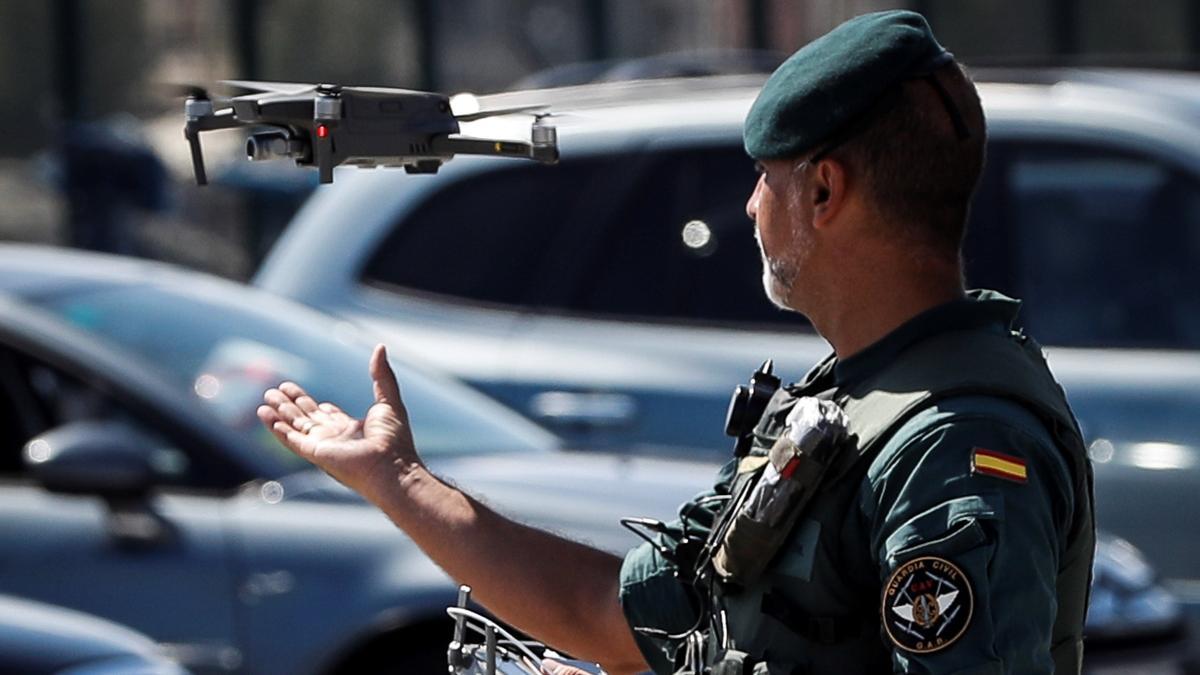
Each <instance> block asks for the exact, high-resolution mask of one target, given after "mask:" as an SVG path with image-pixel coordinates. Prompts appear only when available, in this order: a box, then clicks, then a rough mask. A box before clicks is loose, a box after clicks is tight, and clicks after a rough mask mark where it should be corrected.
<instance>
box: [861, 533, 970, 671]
mask: <svg viewBox="0 0 1200 675" xmlns="http://www.w3.org/2000/svg"><path fill="white" fill-rule="evenodd" d="M974 610H975V596H974V595H972V592H971V582H970V580H969V579H967V576H966V575H965V574H963V571H962V570H960V569H959V568H958V566H957V565H955V564H954V563H952V562H950V561H949V560H946V559H945V558H938V557H935V556H926V557H922V558H916V559H914V560H910V561H908V562H906V563H904V564H903V565H901V566H900V567H899V568H897V569H896V571H895V572H892V576H891V577H889V578H888V580H887V583H886V584H884V586H883V607H882V610H881V612H882V616H881V621H882V622H883V628H884V630H885V631H886V632H887V635H888V637H889V638H891V640H892V642H893V643H894V644H895V645H896V646H897V647H899V648H901V649H903V650H905V651H910V652H915V653H917V654H928V653H929V652H936V651H938V650H941V649H945V648H946V647H949V646H950V645H952V644H954V643H955V642H957V641H958V639H959V638H960V637H962V635H963V633H965V632H966V630H967V626H968V625H970V623H971V615H972V613H973V612H974Z"/></svg>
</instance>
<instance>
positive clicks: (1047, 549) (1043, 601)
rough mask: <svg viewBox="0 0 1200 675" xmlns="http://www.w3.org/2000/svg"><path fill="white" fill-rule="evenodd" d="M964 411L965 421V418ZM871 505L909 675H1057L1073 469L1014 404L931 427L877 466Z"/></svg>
mask: <svg viewBox="0 0 1200 675" xmlns="http://www.w3.org/2000/svg"><path fill="white" fill-rule="evenodd" d="M956 407H957V409H955V408H956ZM864 487H865V488H866V489H865V490H864V491H863V495H864V500H863V503H862V504H861V507H862V509H863V512H864V513H865V514H866V516H867V520H868V521H869V522H870V523H871V527H870V531H871V544H872V552H873V554H874V555H875V556H876V561H877V563H878V568H879V572H880V581H881V583H882V589H883V591H882V593H881V598H880V605H881V607H880V617H881V632H882V636H881V637H882V639H883V640H884V642H885V644H886V645H887V646H888V647H889V648H890V649H891V650H892V654H893V657H892V660H893V666H894V669H895V671H896V672H900V673H935V674H941V673H946V674H950V673H955V674H958V673H971V674H976V673H978V674H985V673H986V674H989V675H990V674H993V673H995V674H1001V673H1022V674H1036V673H1052V672H1053V663H1052V661H1051V658H1050V636H1051V628H1052V626H1053V623H1054V617H1055V611H1056V607H1057V600H1056V592H1055V582H1056V577H1057V572H1058V567H1059V564H1058V563H1059V558H1060V554H1061V551H1062V550H1063V548H1064V546H1065V543H1064V542H1065V540H1066V532H1067V524H1068V523H1069V520H1070V514H1071V511H1072V508H1073V504H1072V499H1073V498H1072V494H1073V493H1072V490H1071V481H1070V477H1069V469H1068V468H1067V465H1066V463H1065V461H1064V459H1063V457H1062V454H1061V452H1060V451H1059V450H1058V449H1057V448H1056V447H1055V445H1054V443H1053V441H1052V440H1051V438H1050V436H1049V434H1048V433H1047V432H1046V430H1045V428H1044V427H1043V426H1042V425H1041V424H1040V423H1039V422H1038V421H1037V420H1036V419H1035V418H1034V417H1033V416H1032V415H1031V414H1029V413H1028V412H1026V411H1024V410H1023V409H1022V408H1020V407H1018V406H1016V405H1015V404H1010V403H1007V402H996V401H988V402H987V403H986V405H980V404H979V402H977V401H970V400H967V401H960V402H959V405H958V406H953V405H952V406H950V407H949V408H946V407H943V408H941V409H939V410H935V411H932V412H930V413H928V414H924V413H923V414H922V416H920V418H916V419H914V420H913V421H911V422H909V423H908V424H907V425H906V426H905V428H903V429H901V432H900V433H898V434H897V435H896V436H895V437H893V440H892V442H891V443H890V444H889V447H886V448H884V451H883V452H882V453H881V454H880V456H879V457H878V458H877V459H876V461H875V462H874V463H873V465H872V467H871V469H870V470H869V472H868V477H867V484H866V485H865V486H864Z"/></svg>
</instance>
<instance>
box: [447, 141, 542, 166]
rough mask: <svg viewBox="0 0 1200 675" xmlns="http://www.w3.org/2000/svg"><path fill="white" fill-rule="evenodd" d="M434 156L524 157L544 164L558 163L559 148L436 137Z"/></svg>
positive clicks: (515, 142) (518, 142)
mask: <svg viewBox="0 0 1200 675" xmlns="http://www.w3.org/2000/svg"><path fill="white" fill-rule="evenodd" d="M430 145H431V148H432V150H433V152H434V154H437V155H441V156H447V157H448V156H452V155H492V156H495V157H523V158H528V159H533V160H536V161H538V162H541V163H542V164H554V163H556V162H558V146H557V145H553V144H531V143H525V142H523V141H500V140H489V139H486V138H468V137H465V136H435V137H434V138H433V140H432V142H431V143H430Z"/></svg>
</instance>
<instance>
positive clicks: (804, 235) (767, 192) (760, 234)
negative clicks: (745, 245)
mask: <svg viewBox="0 0 1200 675" xmlns="http://www.w3.org/2000/svg"><path fill="white" fill-rule="evenodd" d="M807 168H808V164H807V163H804V162H797V161H794V160H764V161H762V162H759V163H758V169H759V176H758V184H757V185H755V187H754V192H753V194H751V195H750V199H749V201H747V202H746V214H747V215H748V216H750V218H752V219H753V220H754V223H755V228H754V236H755V239H757V240H758V249H759V252H760V253H761V255H762V261H763V289H764V290H765V291H766V293H767V297H768V298H770V300H771V302H773V303H775V305H776V306H778V307H781V308H783V309H797V310H798V309H800V307H798V306H797V303H796V298H795V297H794V292H795V289H797V288H800V287H801V277H802V275H803V272H804V270H805V267H806V263H807V261H808V260H809V259H810V258H811V252H812V226H811V223H810V222H809V216H810V215H811V214H807V213H805V210H804V208H803V200H802V198H801V196H802V189H803V188H802V179H803V177H804V176H803V172H804V171H806V170H807Z"/></svg>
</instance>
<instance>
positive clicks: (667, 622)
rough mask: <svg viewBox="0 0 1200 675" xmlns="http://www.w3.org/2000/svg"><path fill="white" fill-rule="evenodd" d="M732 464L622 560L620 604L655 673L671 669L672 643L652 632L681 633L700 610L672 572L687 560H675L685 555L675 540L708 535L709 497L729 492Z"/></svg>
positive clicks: (712, 512) (664, 674) (711, 505)
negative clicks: (649, 539) (658, 530)
mask: <svg viewBox="0 0 1200 675" xmlns="http://www.w3.org/2000/svg"><path fill="white" fill-rule="evenodd" d="M735 468H736V463H730V464H729V465H727V466H726V467H724V468H723V469H722V470H721V472H720V473H719V474H718V476H717V481H716V484H715V485H714V487H713V489H712V490H709V491H706V492H703V493H701V494H699V495H697V496H696V497H694V498H692V499H691V500H689V501H688V502H686V503H685V504H684V505H683V506H681V507H680V509H679V518H677V519H676V520H674V521H672V522H671V523H668V524H667V525H666V528H665V531H664V532H663V533H660V534H657V535H655V536H654V537H653V540H654V544H653V545H652V544H651V543H644V544H642V545H641V546H638V547H637V548H635V549H633V550H631V551H630V552H629V553H628V554H626V556H625V561H624V563H623V564H622V565H621V579H620V594H621V595H620V600H621V608H622V610H624V612H625V619H626V620H627V621H628V622H629V626H630V628H631V629H633V634H634V639H635V640H636V641H637V644H638V648H639V649H641V651H642V655H643V656H644V657H645V658H646V662H647V663H649V664H650V667H651V668H652V669H653V670H654V672H655V673H657V674H658V675H668V674H669V673H672V672H674V666H673V661H674V651H673V650H674V643H673V642H672V641H668V640H664V639H662V638H661V637H654V636H653V635H651V633H654V632H657V633H659V634H671V633H683V632H685V631H687V630H689V629H691V628H692V627H693V626H694V625H695V623H696V619H697V616H698V611H699V610H698V603H697V598H696V594H695V590H694V589H692V587H691V586H690V584H687V583H684V582H683V581H681V580H680V579H679V577H678V575H677V574H676V572H677V570H678V569H679V567H680V565H682V566H684V567H687V566H688V565H689V564H690V562H689V561H687V560H680V563H679V564H677V563H676V560H678V559H681V558H686V552H685V551H684V550H681V547H680V546H679V543H680V542H681V541H683V540H684V538H685V536H686V537H687V538H688V539H689V540H690V541H693V542H696V541H699V542H703V541H704V540H706V539H707V538H708V533H709V531H710V530H711V527H712V523H713V520H714V518H715V513H716V510H717V508H716V507H717V503H716V502H714V501H713V497H715V496H721V495H727V494H728V491H729V484H730V483H731V481H732V477H733V474H734V471H735ZM685 525H686V528H685ZM659 547H662V548H663V549H665V550H666V553H665V554H664V553H663V552H662V550H661V549H660V548H659Z"/></svg>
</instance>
